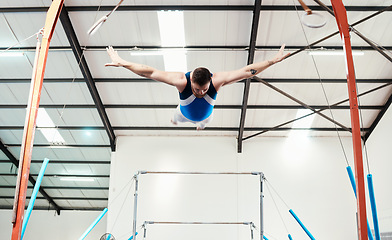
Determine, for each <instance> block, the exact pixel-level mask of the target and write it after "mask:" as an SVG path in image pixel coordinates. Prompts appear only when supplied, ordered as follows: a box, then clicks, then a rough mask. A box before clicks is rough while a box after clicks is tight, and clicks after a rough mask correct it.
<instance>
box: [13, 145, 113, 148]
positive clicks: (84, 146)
mask: <svg viewBox="0 0 392 240" xmlns="http://www.w3.org/2000/svg"><path fill="white" fill-rule="evenodd" d="M20 146H21V145H20V144H7V147H20ZM34 147H49V148H110V147H111V145H104V144H96V145H94V144H90V145H88V144H62V145H56V144H34Z"/></svg>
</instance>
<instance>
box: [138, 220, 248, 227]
mask: <svg viewBox="0 0 392 240" xmlns="http://www.w3.org/2000/svg"><path fill="white" fill-rule="evenodd" d="M147 224H221V225H223V224H236V225H252V226H253V222H154V221H145V222H144V225H147Z"/></svg>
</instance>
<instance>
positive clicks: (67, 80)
mask: <svg viewBox="0 0 392 240" xmlns="http://www.w3.org/2000/svg"><path fill="white" fill-rule="evenodd" d="M391 50H392V49H391ZM263 80H264V81H266V82H269V83H320V79H318V78H309V79H301V78H263ZM94 81H95V83H141V82H149V83H159V82H156V81H154V80H152V79H148V78H95V79H94ZM72 82H83V83H85V81H84V79H82V78H76V79H70V78H47V79H45V80H44V85H45V84H51V83H72ZM243 82H245V80H242V81H239V82H237V83H234V84H238V83H243ZM322 82H323V83H344V84H347V79H332V78H328V79H322ZM390 82H392V79H390V78H386V79H358V80H357V83H390ZM1 83H28V84H30V83H31V79H27V78H25V79H23V78H19V79H12V78H9V79H0V84H1ZM251 83H260V82H259V81H257V80H255V79H252V80H251ZM260 84H261V83H260ZM67 105H68V104H67ZM105 106H106V105H105Z"/></svg>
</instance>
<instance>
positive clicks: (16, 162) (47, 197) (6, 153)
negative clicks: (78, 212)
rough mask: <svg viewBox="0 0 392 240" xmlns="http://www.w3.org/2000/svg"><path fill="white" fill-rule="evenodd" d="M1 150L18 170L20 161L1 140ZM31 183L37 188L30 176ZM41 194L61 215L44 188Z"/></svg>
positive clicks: (41, 188)
mask: <svg viewBox="0 0 392 240" xmlns="http://www.w3.org/2000/svg"><path fill="white" fill-rule="evenodd" d="M0 149H1V151H2V152H3V153H4V154H5V155H6V156H7V157H8V159H9V161H11V163H12V164H14V165H15V166H16V168H18V167H19V160H18V159H17V158H16V157H15V156H14V155H13V154H12V153H11V152H10V151H9V150H8V148H7V147H6V146H5V145H4V144H3V142H2V141H1V140H0ZM9 161H8V162H9ZM41 163H42V161H41ZM29 181H30V183H31V184H33V186H35V184H36V181H35V179H34V178H33V177H32V176H31V175H29ZM14 188H15V186H14ZM39 192H40V193H41V194H42V196H44V197H45V199H46V200H48V202H49V203H50V204H51V205H52V206H53V207H54V208H55V209H56V212H57V214H60V210H62V208H61V207H59V206H58V205H57V204H56V203H55V202H54V200H53V198H52V197H51V196H49V194H47V193H46V191H45V190H44V188H43V187H42V186H41V187H40V188H39ZM14 197H15V196H14Z"/></svg>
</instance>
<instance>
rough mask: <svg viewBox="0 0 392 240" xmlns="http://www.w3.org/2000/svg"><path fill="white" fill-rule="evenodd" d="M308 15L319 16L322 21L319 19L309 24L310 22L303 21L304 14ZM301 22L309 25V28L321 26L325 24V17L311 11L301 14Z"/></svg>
mask: <svg viewBox="0 0 392 240" xmlns="http://www.w3.org/2000/svg"><path fill="white" fill-rule="evenodd" d="M308 15H314V16H317V17H318V18H320V19H321V20H322V21H321V22H320V23H318V24H310V23H307V22H306V21H305V18H306V16H308ZM301 22H302V24H304V25H305V26H307V27H310V28H321V27H324V26H325V24H327V20H326V18H325V17H324V16H323V15H321V14H320V13H315V12H312V14H308V13H304V15H302V17H301Z"/></svg>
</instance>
